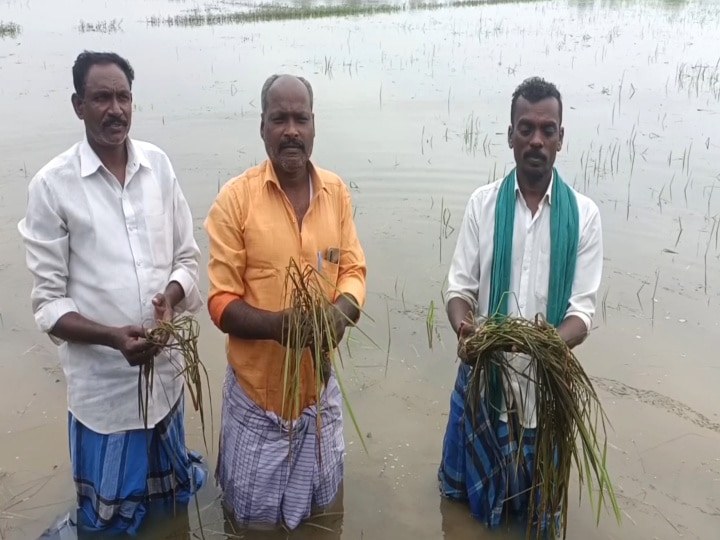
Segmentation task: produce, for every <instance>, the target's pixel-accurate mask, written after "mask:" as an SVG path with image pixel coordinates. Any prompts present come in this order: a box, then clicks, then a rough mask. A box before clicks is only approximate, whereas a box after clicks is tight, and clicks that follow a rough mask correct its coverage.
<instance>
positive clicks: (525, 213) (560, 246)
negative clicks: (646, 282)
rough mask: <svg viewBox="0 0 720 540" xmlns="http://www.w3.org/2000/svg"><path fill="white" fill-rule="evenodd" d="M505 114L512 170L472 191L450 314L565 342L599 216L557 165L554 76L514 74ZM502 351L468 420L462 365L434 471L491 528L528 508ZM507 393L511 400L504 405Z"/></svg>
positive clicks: (598, 247)
mask: <svg viewBox="0 0 720 540" xmlns="http://www.w3.org/2000/svg"><path fill="white" fill-rule="evenodd" d="M510 118H511V123H510V127H509V130H508V144H509V146H510V148H511V149H512V150H513V153H514V157H515V167H514V168H513V170H511V171H510V173H509V174H508V175H507V176H506V177H505V178H502V179H499V180H497V181H495V182H493V183H491V184H488V185H485V186H482V187H480V188H478V189H476V190H475V192H474V193H473V194H472V196H471V197H470V201H469V202H468V204H467V207H466V210H465V215H464V217H463V222H462V225H461V228H460V231H459V236H458V240H457V245H456V247H455V253H454V256H453V259H452V262H451V264H450V270H449V275H448V284H449V287H448V293H447V295H446V302H447V306H446V307H447V314H448V318H449V320H450V324H451V325H452V328H453V330H454V331H455V332H456V333H457V335H458V338H459V339H460V338H462V337H465V336H467V335H469V334H470V333H472V332H475V331H476V330H477V327H476V326H474V323H473V321H477V320H478V319H482V318H484V317H489V316H491V315H493V314H499V315H510V316H516V317H517V316H521V317H525V318H528V319H532V318H534V317H535V315H536V314H538V313H540V314H542V315H544V316H545V317H546V318H547V320H548V322H549V323H551V324H553V325H554V326H555V327H556V328H557V331H558V333H559V334H560V336H561V337H562V338H563V339H564V340H565V341H566V342H567V344H568V345H569V346H570V347H571V348H572V347H575V346H577V345H579V344H580V343H582V342H583V341H584V340H585V338H586V337H587V335H588V333H589V331H590V327H591V323H592V318H593V316H594V314H595V304H596V299H597V291H598V288H599V286H600V279H601V275H602V266H603V246H602V229H601V222H600V213H599V210H598V207H597V205H596V204H595V203H594V202H593V201H592V200H590V199H589V198H588V197H586V196H585V195H582V194H580V193H578V192H576V191H575V190H574V189H572V188H571V187H570V186H569V185H568V184H566V183H565V182H564V181H563V180H562V178H561V177H560V174H559V173H558V171H557V170H556V169H555V167H554V164H555V156H556V154H557V152H559V151H560V150H561V148H562V143H563V136H564V129H563V127H562V98H561V96H560V92H559V91H558V90H557V88H556V87H555V85H553V84H552V83H549V82H546V81H545V80H543V79H541V78H537V77H533V78H530V79H527V80H525V81H523V83H522V84H520V86H518V88H517V89H516V90H515V92H514V93H513V96H512V104H511V107H510ZM505 354H506V355H507V359H508V362H510V363H511V364H512V366H513V367H514V368H515V370H516V371H515V375H514V376H513V377H511V378H510V380H509V381H506V380H497V382H496V383H495V385H494V387H491V388H490V391H489V396H487V398H488V400H489V403H490V405H489V406H486V405H485V404H484V403H480V404H478V405H480V406H479V407H477V410H476V412H475V415H476V417H475V419H474V421H473V418H472V413H471V409H470V406H469V403H468V402H466V395H467V384H468V380H469V377H470V373H471V370H472V368H471V367H470V366H469V365H468V364H466V363H464V362H463V363H461V364H460V366H459V368H458V374H457V379H456V382H455V388H454V390H453V392H452V396H451V400H450V414H449V418H448V424H447V430H446V432H445V438H444V441H443V450H442V462H441V464H440V468H439V472H438V478H439V481H440V491H441V493H442V494H443V495H444V496H446V497H448V498H450V499H454V500H461V501H467V502H468V503H469V505H470V510H471V512H472V514H473V516H474V517H475V518H476V519H478V520H480V521H481V522H483V523H485V524H486V525H487V526H488V527H496V526H498V525H500V523H501V521H502V519H503V515H504V513H505V511H506V510H507V511H509V513H510V514H514V515H516V516H518V517H519V518H520V519H523V518H526V517H527V515H528V506H529V504H530V491H531V486H532V469H533V467H534V455H535V448H534V447H535V435H536V427H537V419H536V417H535V410H534V409H535V387H534V383H533V382H532V381H531V379H532V377H533V374H532V373H531V367H530V359H529V358H528V357H527V356H525V355H522V354H515V353H514V352H513V351H508V352H507V353H505ZM491 379H492V376H491ZM500 385H503V386H504V392H503V388H501V387H500ZM505 395H506V396H512V399H513V403H505V399H504V396H505ZM481 401H483V400H481ZM508 415H510V418H508ZM520 426H522V427H520ZM521 429H522V433H520V430H521ZM518 450H520V451H522V455H523V456H524V459H523V460H520V463H518V460H517V455H518ZM533 515H534V518H533V523H532V525H533V526H538V525H539V526H540V527H541V529H543V530H544V529H545V528H546V527H547V526H548V525H549V519H556V520H558V519H559V513H557V514H555V515H554V516H538V515H537V512H534V513H533Z"/></svg>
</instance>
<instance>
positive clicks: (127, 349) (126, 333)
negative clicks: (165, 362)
mask: <svg viewBox="0 0 720 540" xmlns="http://www.w3.org/2000/svg"><path fill="white" fill-rule="evenodd" d="M113 334H114V340H113V341H114V344H113V346H114V348H115V349H117V350H118V351H120V352H121V353H122V354H123V356H124V357H125V360H127V362H128V364H130V365H131V366H141V365H143V364H145V363H147V362H149V361H150V360H152V359H153V357H155V355H156V354H157V352H158V348H157V347H156V346H155V345H153V344H152V343H151V342H150V341H148V340H147V339H146V337H145V336H146V332H145V329H144V328H143V327H142V326H123V327H121V328H117V329H115V331H114V332H113Z"/></svg>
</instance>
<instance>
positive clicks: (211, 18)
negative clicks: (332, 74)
mask: <svg viewBox="0 0 720 540" xmlns="http://www.w3.org/2000/svg"><path fill="white" fill-rule="evenodd" d="M525 1H528V0H525ZM502 3H510V0H457V1H454V2H419V3H410V4H364V3H360V4H355V3H353V4H341V5H315V6H312V7H308V6H299V7H298V6H286V5H285V6H284V5H276V4H261V5H259V6H256V7H253V8H251V9H249V10H245V11H232V12H227V11H225V12H222V11H221V12H217V11H210V10H206V11H205V12H202V11H200V9H197V8H196V9H194V10H192V11H190V12H189V13H184V14H182V15H175V16H172V17H164V18H163V17H158V16H153V17H150V18H148V19H147V21H146V22H147V24H148V25H149V26H215V25H222V24H244V23H257V22H267V21H285V20H302V19H322V18H331V17H358V16H365V15H378V14H390V13H402V12H407V11H421V10H438V9H447V8H461V7H478V6H484V5H489V4H502Z"/></svg>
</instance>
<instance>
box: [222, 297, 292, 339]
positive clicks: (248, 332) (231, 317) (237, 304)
mask: <svg viewBox="0 0 720 540" xmlns="http://www.w3.org/2000/svg"><path fill="white" fill-rule="evenodd" d="M283 327H284V312H282V311H280V312H273V311H266V310H264V309H258V308H255V307H252V306H251V305H250V304H248V303H247V302H245V301H244V300H240V299H238V300H233V301H232V302H230V304H228V306H227V307H226V308H225V310H224V311H223V314H222V317H221V318H220V330H222V331H223V332H225V333H226V334H229V335H231V336H233V337H236V338H240V339H261V340H274V341H277V342H278V343H281V342H282V334H283Z"/></svg>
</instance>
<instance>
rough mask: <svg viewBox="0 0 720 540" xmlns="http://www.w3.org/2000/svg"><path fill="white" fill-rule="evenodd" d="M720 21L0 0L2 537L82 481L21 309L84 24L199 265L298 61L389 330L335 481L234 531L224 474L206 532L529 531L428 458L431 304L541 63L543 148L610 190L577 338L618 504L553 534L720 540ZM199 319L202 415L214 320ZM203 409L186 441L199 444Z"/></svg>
mask: <svg viewBox="0 0 720 540" xmlns="http://www.w3.org/2000/svg"><path fill="white" fill-rule="evenodd" d="M718 36H720V5H718V4H715V3H712V2H703V1H690V0H689V1H679V0H675V1H670V0H668V1H660V0H635V1H633V0H624V1H622V0H617V1H612V0H607V1H601V0H596V1H583V0H565V1H559V2H531V1H526V2H499V1H495V2H492V1H491V2H472V3H462V2H454V3H447V4H446V5H439V4H419V3H415V4H406V5H405V4H386V3H379V2H375V3H372V2H362V1H347V2H329V3H325V4H323V5H322V6H320V7H318V4H317V3H315V2H313V3H310V2H298V3H296V4H287V6H286V7H278V5H272V6H270V7H267V6H266V7H263V6H261V5H259V4H258V5H255V4H253V3H251V2H235V1H230V0H226V1H221V0H218V1H215V2H206V1H204V0H203V1H200V0H198V1H192V0H188V1H170V0H146V1H141V0H116V1H113V2H98V1H95V0H66V1H64V2H56V1H53V0H22V1H16V0H0V82H1V83H2V84H0V316H1V319H0V343H2V344H3V347H2V349H3V354H2V356H0V538H2V539H3V540H5V539H8V540H20V539H30V538H36V537H37V536H38V535H39V534H40V533H41V532H42V531H43V530H44V529H45V528H46V527H47V526H48V525H49V524H50V523H51V522H52V520H53V519H54V518H55V517H56V516H57V515H60V514H62V513H64V512H66V511H68V510H69V509H70V508H71V507H72V504H73V501H74V491H73V485H72V479H71V474H70V467H69V456H68V443H67V434H66V432H67V426H66V418H67V408H66V401H65V383H64V377H63V374H62V370H61V369H60V367H59V364H58V360H57V351H56V350H55V348H54V346H53V345H52V344H51V342H50V341H49V340H48V339H47V337H45V336H42V335H40V334H39V333H38V331H37V330H36V328H35V325H34V322H33V318H32V313H31V310H30V299H29V293H30V286H31V278H30V275H29V273H28V272H27V270H26V267H25V260H24V251H23V248H22V244H21V242H20V238H19V235H18V233H17V229H16V225H17V222H18V221H19V220H20V219H21V217H22V215H23V213H24V208H25V201H26V187H27V184H28V182H29V180H30V178H31V177H32V176H33V175H34V174H35V172H36V171H37V170H38V169H39V168H40V167H41V166H42V165H44V164H45V163H46V162H47V161H48V160H49V159H50V158H52V157H53V156H55V155H56V154H58V153H59V152H61V151H63V150H65V149H66V148H67V147H69V146H70V145H71V144H72V143H74V142H76V141H77V140H78V139H79V138H80V137H81V136H82V124H81V123H80V121H78V120H77V119H76V117H75V116H74V113H73V111H72V107H71V105H70V95H71V93H72V76H71V67H72V63H73V61H74V59H75V56H76V55H77V54H78V53H79V52H81V51H82V50H83V49H95V50H113V51H115V52H118V53H119V54H121V55H123V56H125V57H126V58H128V59H129V61H130V62H131V64H132V65H133V67H134V69H135V72H136V80H135V83H134V85H133V93H134V102H135V113H134V116H133V127H132V130H131V136H133V137H135V138H139V139H144V140H148V141H151V142H153V143H155V144H157V145H158V146H160V147H161V148H163V149H164V150H165V151H166V152H167V153H168V155H169V156H170V158H171V160H172V161H173V164H174V166H175V169H176V172H177V174H178V177H179V180H180V183H181V185H182V187H183V189H184V191H185V194H186V196H187V197H188V199H189V202H190V206H191V210H192V212H193V215H194V219H195V224H196V235H197V240H198V243H199V244H200V247H201V249H202V251H203V261H202V262H203V265H204V264H205V263H206V261H207V238H206V236H205V233H204V230H203V229H202V223H203V220H204V219H205V215H206V213H207V210H208V208H209V206H210V204H211V203H212V201H213V198H214V197H215V195H216V194H217V191H218V189H219V187H220V186H221V185H222V184H223V183H224V182H226V181H227V180H228V179H230V178H231V177H233V176H235V175H237V174H239V173H240V172H241V171H242V170H244V169H245V168H247V167H248V166H250V165H253V164H255V163H258V162H259V161H261V160H263V159H264V158H265V153H264V147H263V144H262V141H261V139H260V136H259V122H260V119H259V112H260V110H259V109H260V107H259V103H260V88H261V85H262V83H263V81H264V80H265V78H266V77H267V76H269V75H270V74H272V73H275V72H288V73H293V74H297V75H302V76H304V77H306V78H308V80H309V81H310V82H311V83H312V85H313V88H314V92H315V114H316V125H317V136H316V141H315V150H314V160H315V162H316V163H317V164H318V165H320V166H322V167H324V168H328V169H331V170H333V171H335V172H337V173H338V174H340V175H341V176H342V178H343V179H344V180H345V182H346V183H348V185H350V186H351V188H352V195H353V203H354V205H355V206H356V216H355V217H356V222H357V227H358V231H359V234H360V238H361V241H362V242H363V246H364V248H365V251H366V255H367V259H368V302H367V313H368V317H366V318H365V319H364V320H363V322H362V329H363V331H365V332H366V333H368V334H369V336H370V337H371V338H372V339H373V340H374V342H375V343H376V344H377V345H378V346H377V347H375V346H374V345H372V344H371V343H369V341H368V340H366V339H364V338H361V336H360V335H359V333H357V332H355V333H352V334H351V339H350V341H349V342H348V343H347V345H343V352H344V357H345V362H346V364H345V369H344V373H343V375H344V381H345V382H346V383H347V385H348V387H349V393H350V395H349V397H350V401H351V403H352V406H353V410H354V412H355V414H356V416H357V419H358V422H359V424H360V427H361V429H362V432H363V435H364V437H365V443H366V445H367V448H368V452H367V453H365V451H364V450H363V448H362V445H361V443H360V441H359V440H358V436H357V434H356V432H355V429H354V428H353V426H352V423H351V422H349V421H347V422H346V444H347V451H348V454H347V461H346V476H345V485H344V495H343V499H342V506H341V507H339V508H338V509H336V510H337V512H336V513H334V514H332V515H329V516H325V517H323V518H321V519H318V520H315V521H313V522H312V523H310V524H308V525H305V526H303V527H301V528H300V529H298V530H297V531H295V532H293V533H292V534H290V535H287V534H286V533H283V532H275V533H255V532H242V533H239V532H233V531H232V530H230V528H229V526H228V525H227V524H226V523H225V522H224V520H223V515H222V511H221V509H220V505H219V502H218V492H217V490H216V489H215V487H214V486H213V485H212V482H211V483H210V484H209V485H208V486H207V487H206V488H204V489H203V490H202V492H201V494H200V496H199V505H200V518H201V521H202V534H204V536H205V538H235V537H238V536H240V537H244V538H250V539H252V538H278V539H279V538H286V537H288V536H289V537H290V538H293V539H300V538H318V539H331V538H332V539H340V538H342V539H343V540H350V539H351V540H359V539H363V538H364V539H399V540H410V539H415V538H422V539H440V538H444V539H447V540H465V539H485V538H488V539H499V540H506V539H508V540H509V539H520V538H522V537H523V535H522V531H517V530H509V531H506V530H502V531H498V532H493V533H490V532H488V531H486V530H485V529H484V527H483V526H482V525H480V524H479V523H477V522H476V521H474V520H473V519H472V518H471V517H470V515H469V512H468V510H467V508H466V507H465V506H463V505H460V504H453V503H449V502H447V501H444V500H442V499H441V498H440V496H439V493H438V489H437V481H436V472H437V467H438V464H439V459H440V450H441V445H442V437H443V433H444V429H445V424H446V421H447V412H448V407H449V399H450V391H451V388H452V385H453V382H454V379H455V373H456V369H457V360H456V358H455V340H454V336H453V333H452V331H451V330H450V328H449V325H448V324H447V320H446V317H445V315H444V313H443V310H442V292H443V290H444V287H445V277H446V275H447V268H448V264H449V258H450V256H451V255H452V251H453V248H454V245H455V241H456V238H457V232H456V231H457V229H458V227H459V224H460V220H461V217H462V214H463V210H464V207H465V203H466V201H467V198H468V197H469V196H470V194H471V193H472V191H473V190H474V189H475V188H476V187H477V186H479V185H481V184H484V183H486V182H488V181H490V180H492V179H495V178H498V177H500V176H501V175H503V174H504V173H505V172H507V171H508V170H509V169H510V168H511V167H512V164H513V162H512V153H511V151H510V150H509V149H508V147H507V142H506V140H507V128H508V123H509V120H510V99H511V94H512V92H513V90H514V88H515V87H516V86H517V85H518V84H519V83H520V82H521V81H522V80H523V79H524V78H526V77H528V76H532V75H540V76H543V77H545V78H547V79H548V80H551V81H553V82H555V83H556V84H557V85H558V87H559V89H560V91H561V92H562V94H563V101H564V115H563V123H564V126H565V130H566V132H565V144H564V148H563V151H562V152H561V153H560V154H559V155H558V163H557V165H558V168H559V170H560V172H561V174H562V175H563V177H564V179H565V180H566V181H567V182H568V183H570V184H571V185H573V186H574V187H575V188H576V189H578V190H579V191H581V192H583V193H585V194H587V195H589V196H590V197H591V198H593V200H595V201H596V203H597V204H598V206H599V207H600V212H601V216H602V221H603V232H604V244H605V268H604V275H603V282H602V286H601V290H600V294H599V298H598V311H597V316H596V319H595V327H596V328H595V329H594V331H593V333H592V335H591V337H590V338H589V340H588V341H587V342H586V343H585V344H584V345H582V346H581V347H580V348H579V349H578V350H577V355H578V357H579V358H580V359H581V361H582V362H583V363H584V365H585V368H586V370H587V371H588V372H589V373H590V374H591V375H592V377H593V382H594V384H595V385H596V386H597V388H598V391H599V393H600V396H601V398H602V402H603V405H604V407H605V409H606V412H607V414H608V416H609V418H610V421H611V423H612V429H611V430H610V432H609V450H608V467H609V469H610V474H611V475H612V478H613V481H614V485H615V489H616V492H617V495H618V500H619V503H620V505H621V508H622V511H623V523H622V525H621V526H618V524H617V523H616V521H615V520H614V517H613V516H612V514H611V513H609V512H608V513H604V514H603V515H602V516H601V520H600V524H599V525H597V524H596V516H594V514H593V511H592V508H591V506H590V505H589V502H588V497H587V493H586V492H585V491H583V493H582V495H583V498H582V502H581V503H580V504H579V505H578V504H577V502H576V500H577V499H575V500H573V501H571V503H570V522H569V527H568V537H569V538H573V539H575V538H583V539H597V540H600V539H617V540H620V539H622V540H630V539H633V540H634V539H654V538H657V539H670V538H688V539H702V540H706V539H708V540H712V539H715V538H718V534H719V533H718V531H719V530H720V416H719V415H720V397H719V396H720V394H719V393H718V391H717V385H718V381H720V360H719V359H718V354H717V351H718V350H720V328H719V325H720V261H719V257H720V242H719V240H718V237H719V236H720V193H718V194H717V195H716V194H715V192H716V191H720V165H718V156H720V129H719V128H718V122H719V121H720V47H718V39H719V38H718ZM203 270H204V266H203ZM201 275H202V281H201V285H202V290H203V292H206V291H207V279H206V276H205V273H204V271H203V272H202V274H201ZM431 303H432V304H431ZM433 309H434V310H435V311H434V325H433V328H432V332H433V335H434V339H433V342H432V347H430V344H429V343H428V337H427V321H428V317H429V312H430V311H431V310H433ZM370 318H372V320H371V319H370ZM199 319H200V322H201V325H202V335H201V342H200V347H201V351H200V352H201V355H202V358H203V362H204V364H205V365H206V366H207V367H208V370H209V371H210V379H211V385H212V390H213V402H214V405H215V426H216V428H217V426H218V425H219V418H220V415H219V403H220V396H221V383H222V378H223V375H224V369H225V356H224V342H223V336H222V335H221V333H220V332H219V331H217V330H216V329H215V328H214V327H213V325H212V324H211V322H210V320H209V317H208V316H207V314H206V313H205V312H203V313H201V315H200V317H199ZM190 412H191V411H188V414H187V425H188V438H189V444H190V445H191V446H192V447H193V448H195V449H197V450H201V451H202V452H203V453H206V452H205V449H204V447H203V443H202V434H201V432H200V422H199V418H197V417H195V416H194V415H192V414H190ZM346 418H347V417H346ZM213 439H214V440H213V446H212V447H211V448H210V453H209V455H207V457H208V461H209V467H210V469H211V471H213V470H214V465H215V461H216V451H217V433H216V434H215V437H214V438H213ZM584 489H585V488H583V490H584ZM573 493H574V494H575V495H579V492H578V490H577V489H575V490H574V492H573ZM182 521H183V520H182V519H179V520H178V527H179V528H183V527H184V528H185V529H186V531H185V532H184V533H177V532H174V531H172V530H171V528H170V526H169V525H168V524H167V523H164V524H161V525H159V526H158V527H157V528H155V529H151V530H150V532H148V534H147V537H148V538H187V537H188V536H190V537H192V538H201V537H202V535H201V532H200V530H201V526H200V523H199V520H198V513H197V511H196V509H195V507H194V506H193V505H191V507H190V509H189V512H188V516H187V518H186V521H187V522H189V524H183V523H182ZM188 529H189V530H190V533H188V532H187V530H188Z"/></svg>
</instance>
